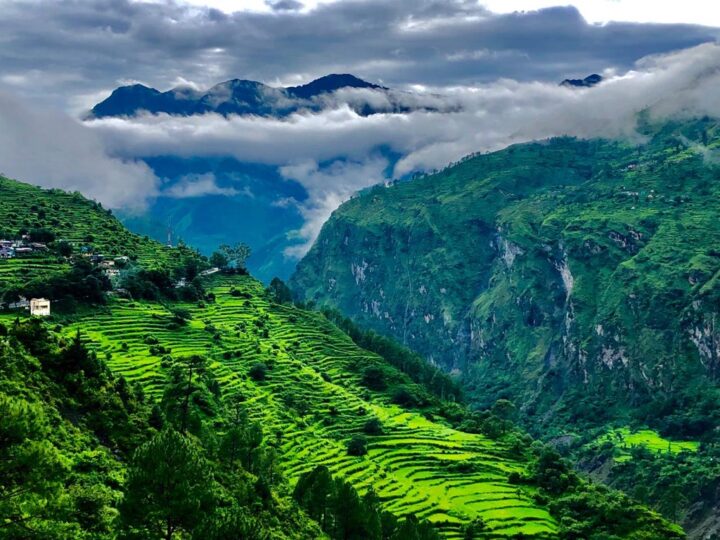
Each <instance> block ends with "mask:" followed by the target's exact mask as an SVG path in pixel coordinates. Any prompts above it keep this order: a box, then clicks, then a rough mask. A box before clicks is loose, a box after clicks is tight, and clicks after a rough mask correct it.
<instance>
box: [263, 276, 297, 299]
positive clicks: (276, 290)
mask: <svg viewBox="0 0 720 540" xmlns="http://www.w3.org/2000/svg"><path fill="white" fill-rule="evenodd" d="M268 292H269V293H270V296H272V299H273V300H275V301H276V302H277V303H278V304H289V303H291V302H292V291H291V290H290V287H288V286H287V285H286V284H285V282H284V281H283V280H281V279H280V278H277V277H274V278H273V279H272V281H271V282H270V286H269V287H268Z"/></svg>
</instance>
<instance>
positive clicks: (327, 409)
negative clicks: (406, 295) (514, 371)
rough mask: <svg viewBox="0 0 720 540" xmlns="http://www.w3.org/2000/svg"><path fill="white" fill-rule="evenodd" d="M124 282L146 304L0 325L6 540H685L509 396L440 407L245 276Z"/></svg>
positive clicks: (408, 372)
mask: <svg viewBox="0 0 720 540" xmlns="http://www.w3.org/2000/svg"><path fill="white" fill-rule="evenodd" d="M76 220H77V221H78V223H79V222H80V221H81V220H82V213H79V214H78V215H77V216H76ZM82 226H84V225H82V224H79V225H78V227H82ZM98 241H102V240H98ZM150 247H151V246H148V250H150ZM155 249H156V250H157V251H158V253H163V252H164V251H165V250H166V249H167V248H165V247H162V246H159V245H156V246H155ZM178 253H180V254H183V253H190V254H191V253H192V252H188V251H185V250H184V249H183V250H180V251H179V252H178ZM149 258H152V257H149ZM169 259H172V260H178V261H180V263H177V262H176V263H175V265H174V266H171V265H170V263H168V264H169V266H168V267H167V268H166V269H165V270H166V271H167V272H168V273H169V274H170V275H174V276H175V277H177V276H178V275H179V274H175V272H182V273H183V277H185V278H186V279H187V278H188V277H190V276H192V275H193V273H195V272H197V269H198V268H199V266H198V265H199V264H200V263H202V262H203V261H202V259H198V258H196V257H194V256H192V255H189V256H188V259H186V260H185V261H183V260H182V258H179V257H169ZM155 260H161V256H160V255H158V257H156V258H155ZM0 264H1V263H0ZM136 270H137V271H138V272H146V273H147V275H148V276H156V277H157V279H156V277H148V279H147V280H146V281H147V282H148V283H153V284H154V285H155V286H156V287H157V289H158V291H159V292H160V294H159V295H158V297H155V295H152V294H150V295H147V296H146V295H143V294H138V295H132V294H119V291H118V289H117V288H116V289H115V290H114V291H113V292H114V293H115V294H113V295H108V294H106V295H104V301H105V303H104V304H100V303H99V302H98V303H94V304H93V303H87V302H83V303H81V304H80V305H78V306H77V309H75V310H74V311H72V312H69V311H65V312H61V313H59V314H56V315H54V316H53V317H51V318H49V319H46V320H41V319H38V318H30V317H27V315H26V314H25V313H24V312H22V311H17V310H14V311H13V310H10V311H6V312H3V313H0V412H2V413H3V414H2V416H1V417H0V457H2V459H1V460H0V467H3V470H2V471H0V472H1V473H2V474H0V512H2V514H0V528H2V532H1V534H2V536H3V537H8V538H28V537H30V538H33V537H34V538H100V539H102V538H117V537H122V538H143V539H144V538H165V539H171V538H183V537H192V538H209V539H229V538H237V537H238V536H240V537H243V538H249V539H255V538H257V539H260V538H273V539H274V538H279V539H282V538H318V537H322V534H323V533H322V532H321V530H322V531H324V534H326V535H327V536H329V537H331V538H353V537H358V538H360V537H367V538H392V539H393V540H405V539H410V540H414V539H417V540H421V539H422V540H424V539H431V538H436V537H437V536H441V537H445V538H467V537H468V535H471V536H472V535H476V534H477V535H480V536H479V537H482V535H485V536H486V537H493V538H518V537H532V538H556V537H560V538H580V537H583V538H585V537H587V538H592V536H588V531H591V530H593V528H597V530H598V534H600V535H605V536H598V537H597V538H601V537H602V538H605V537H612V536H613V535H614V536H616V537H621V538H629V539H644V538H652V537H662V538H676V537H682V533H681V532H679V530H678V529H677V528H676V527H675V526H673V525H670V524H669V523H668V522H667V521H664V520H663V519H662V518H660V517H659V516H658V515H657V514H654V513H653V512H650V511H648V510H646V509H645V508H643V507H641V506H639V505H637V504H632V503H630V502H629V501H628V500H627V499H626V498H623V496H621V495H618V494H617V493H616V492H612V491H609V490H604V489H599V488H596V487H593V486H592V485H589V484H587V483H586V482H585V481H584V480H583V479H582V478H580V477H579V476H577V474H576V473H574V472H572V470H570V469H569V468H568V467H567V465H566V464H565V462H564V461H562V460H561V459H559V458H557V457H556V456H555V455H554V454H548V453H547V452H546V451H545V450H543V448H544V447H543V446H542V445H537V444H536V445H533V443H532V439H531V438H530V437H529V436H527V435H524V434H522V433H521V432H519V431H517V429H516V428H515V427H514V425H513V424H512V417H513V415H514V414H515V411H514V408H513V406H512V404H510V403H509V402H498V403H497V404H496V405H495V406H494V407H492V408H491V409H490V410H486V411H482V412H477V413H470V412H469V411H468V410H467V409H466V408H465V407H464V406H463V405H462V404H461V403H459V402H457V401H455V402H451V401H447V400H443V399H441V397H442V392H438V391H437V389H435V390H433V386H432V384H430V382H431V381H427V379H426V378H424V377H425V376H424V375H422V374H423V373H430V371H427V372H426V370H425V369H424V368H420V369H418V370H415V369H407V366H405V368H406V369H405V370H403V369H401V368H403V365H404V364H403V362H404V360H403V359H406V360H407V362H408V365H410V366H412V365H414V364H413V363H414V362H416V361H417V358H416V357H414V356H411V355H409V353H407V352H406V351H404V350H402V349H401V348H397V347H394V346H389V345H388V346H384V347H376V349H377V350H378V351H380V352H383V353H384V354H387V355H388V357H389V358H391V359H393V360H392V361H388V360H387V359H385V358H384V357H383V356H380V355H378V354H376V353H374V352H371V351H368V350H366V349H363V348H361V347H359V346H358V345H357V344H356V343H355V342H354V341H353V340H352V339H350V337H349V336H348V335H347V334H346V333H345V332H343V331H342V330H340V329H339V328H338V327H336V326H335V325H334V324H332V323H331V322H330V321H329V320H328V319H327V318H326V317H325V316H324V315H323V314H321V313H317V312H312V311H306V310H303V309H300V308H298V307H295V306H293V305H291V304H289V303H279V302H276V301H274V299H273V294H268V292H267V291H266V290H265V289H264V288H263V286H262V285H261V284H260V283H258V282H257V281H255V280H254V279H252V278H250V277H249V276H247V275H244V274H243V273H242V272H216V273H213V274H211V275H204V276H203V275H200V274H199V273H198V275H196V276H195V277H194V278H192V279H193V280H194V279H195V278H197V279H199V280H200V285H201V287H202V289H201V290H202V295H201V297H200V299H198V298H196V297H185V296H184V295H182V294H175V295H173V294H172V293H171V291H170V289H169V287H165V286H163V283H165V278H164V277H163V275H164V272H165V270H163V271H162V272H160V273H159V274H158V273H155V271H156V270H157V267H153V266H151V265H149V264H147V265H142V264H138V267H137V268H136ZM21 285H22V283H21ZM176 285H177V284H176ZM173 289H174V290H177V289H176V288H175V287H173ZM382 343H386V344H389V342H386V341H382ZM395 364H397V366H396V365H395ZM370 368H376V369H374V374H373V370H372V369H370ZM368 373H370V375H371V377H370V378H369V379H367V378H366V376H367V375H368ZM372 379H374V380H376V381H377V380H378V379H379V380H381V381H383V382H384V384H371V385H368V384H367V383H368V381H369V380H372ZM370 386H374V388H370ZM441 387H442V386H440V387H436V388H441ZM449 387H450V386H448V388H449ZM431 390H432V391H431ZM450 395H451V394H450V393H449V392H447V391H446V392H445V396H450ZM453 395H455V394H453ZM373 420H375V421H373ZM30 464H32V467H30V466H29V465H30ZM318 467H321V468H320V469H318ZM323 467H324V468H323ZM318 471H320V472H318ZM322 471H327V473H326V472H322ZM558 479H559V480H558ZM323 486H325V487H323ZM327 486H329V487H327ZM340 501H342V502H343V503H344V504H343V505H342V506H340V504H339V502H340ZM317 516H319V517H317ZM598 516H600V517H598ZM313 517H315V518H316V519H318V520H319V521H315V519H313ZM599 519H601V520H602V521H601V522H599V521H598V520H599ZM598 523H602V525H601V526H600V525H598ZM573 535H574V536H573ZM578 535H585V536H578ZM653 535H654V536H653Z"/></svg>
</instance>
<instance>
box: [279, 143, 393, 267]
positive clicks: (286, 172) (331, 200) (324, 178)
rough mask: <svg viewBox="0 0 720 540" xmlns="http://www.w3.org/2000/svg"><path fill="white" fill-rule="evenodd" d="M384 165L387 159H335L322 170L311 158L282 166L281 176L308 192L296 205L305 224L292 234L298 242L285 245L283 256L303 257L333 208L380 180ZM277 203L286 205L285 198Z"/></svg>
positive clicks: (386, 163) (382, 176)
mask: <svg viewBox="0 0 720 540" xmlns="http://www.w3.org/2000/svg"><path fill="white" fill-rule="evenodd" d="M387 166H388V161H387V160H386V159H384V158H381V157H369V158H368V159H366V160H364V161H362V162H346V161H336V162H334V163H333V164H331V165H330V166H329V167H325V168H322V169H321V168H320V167H319V165H318V163H316V162H313V161H304V162H302V163H295V164H292V165H287V166H284V167H282V168H281V169H280V172H281V173H282V175H283V176H284V177H285V178H287V179H290V180H296V181H298V182H300V183H301V184H302V185H303V186H304V187H305V189H307V191H308V195H309V196H308V199H307V201H306V202H304V203H302V204H298V208H299V209H300V213H301V214H302V216H303V218H304V220H305V223H304V225H303V226H302V227H301V228H300V230H298V231H293V232H292V233H291V236H293V237H294V238H296V239H299V240H301V243H300V244H297V245H294V246H292V247H290V248H287V249H286V250H285V255H287V256H289V257H295V258H300V257H302V256H303V255H304V254H305V253H306V252H307V250H308V249H310V246H311V245H312V243H313V242H314V241H315V238H317V236H318V234H320V229H321V228H322V226H323V224H324V223H325V222H326V221H327V219H328V218H329V217H330V214H331V213H332V212H333V210H335V209H336V208H337V207H338V206H340V205H341V204H342V203H343V202H345V201H346V200H347V199H349V198H350V196H351V195H352V194H353V193H355V192H356V191H358V190H359V189H362V188H364V187H368V186H372V185H374V184H377V183H379V182H382V181H383V179H384V177H385V173H384V170H385V169H386V168H387ZM280 204H286V203H285V200H283V201H282V202H281V203H280Z"/></svg>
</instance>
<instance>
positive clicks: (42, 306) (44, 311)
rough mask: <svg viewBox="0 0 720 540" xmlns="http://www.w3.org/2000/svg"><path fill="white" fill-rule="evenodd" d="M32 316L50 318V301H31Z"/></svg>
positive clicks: (37, 299)
mask: <svg viewBox="0 0 720 540" xmlns="http://www.w3.org/2000/svg"><path fill="white" fill-rule="evenodd" d="M30 315H33V316H36V317H48V316H49V315H50V300H47V299H45V298H33V299H32V300H30Z"/></svg>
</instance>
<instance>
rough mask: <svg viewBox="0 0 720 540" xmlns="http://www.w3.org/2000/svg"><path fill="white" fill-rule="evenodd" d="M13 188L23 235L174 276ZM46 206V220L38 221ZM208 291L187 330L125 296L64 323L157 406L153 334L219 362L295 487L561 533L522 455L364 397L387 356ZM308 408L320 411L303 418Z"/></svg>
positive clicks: (93, 219) (7, 206) (444, 526)
mask: <svg viewBox="0 0 720 540" xmlns="http://www.w3.org/2000/svg"><path fill="white" fill-rule="evenodd" d="M1 185H2V189H3V192H2V197H3V198H2V202H3V205H2V212H5V216H7V218H8V219H9V220H12V221H11V222H8V223H9V225H10V228H11V230H16V229H18V228H21V227H25V228H31V227H35V226H45V227H48V228H50V229H52V230H54V232H55V233H56V234H57V235H58V236H59V237H60V238H66V239H68V240H70V241H74V242H77V243H84V239H85V237H86V236H87V235H88V234H92V235H93V236H94V240H93V243H94V245H95V247H96V249H97V250H98V251H102V252H104V253H105V254H107V255H136V256H137V258H138V261H139V263H140V264H141V265H142V266H145V267H151V266H155V265H168V266H172V265H173V262H174V261H175V260H177V259H178V258H177V257H176V256H175V255H176V253H177V252H176V251H173V250H170V249H168V248H166V247H164V246H161V245H160V244H157V243H155V242H152V241H148V240H144V239H142V238H138V237H137V236H135V235H132V234H131V233H129V232H127V231H125V230H124V229H123V228H122V227H121V226H120V225H119V224H118V223H117V221H116V220H115V219H114V218H112V217H111V216H110V215H109V214H108V213H107V212H105V211H103V210H102V209H100V208H99V207H98V206H97V205H95V204H93V203H90V202H88V201H85V200H83V199H82V198H81V197H80V196H77V195H68V194H64V193H62V192H57V191H41V190H38V189H36V188H32V187H29V186H25V185H22V184H15V183H13V182H11V181H7V180H3V181H2V184H1ZM33 206H37V210H33V209H32V207H33ZM40 209H44V210H45V212H46V215H45V216H44V217H42V216H38V215H37V212H38V210H40ZM38 263H39V264H38ZM33 264H38V268H39V270H40V271H42V270H43V268H44V267H45V265H46V264H49V261H45V262H43V261H38V260H33V259H19V260H13V261H0V268H3V265H6V266H9V265H15V266H17V268H18V272H17V273H16V276H17V278H16V279H17V280H18V282H19V283H22V282H26V281H27V279H28V275H27V273H26V271H25V270H24V269H26V268H29V267H30V265H33ZM207 286H208V289H209V291H211V292H214V293H215V295H216V297H217V301H216V303H209V304H207V305H206V306H205V307H199V306H198V305H196V304H188V305H186V306H185V307H187V309H188V310H189V311H190V312H191V313H192V315H193V318H192V320H191V321H190V322H189V323H188V325H187V326H182V327H179V328H178V327H176V326H173V325H169V323H170V322H171V314H170V313H169V311H168V310H167V309H166V308H165V307H163V306H162V305H160V304H156V303H149V302H131V301H127V300H120V299H113V300H110V302H109V304H108V305H106V306H102V307H93V308H87V309H86V310H85V311H80V312H78V313H76V314H74V315H72V316H66V317H65V318H60V319H58V320H60V321H61V322H64V323H66V326H65V327H64V328H63V329H62V332H63V333H64V334H65V335H68V336H69V335H73V334H74V333H75V332H76V331H77V330H80V331H81V332H82V333H83V334H84V335H86V336H87V337H88V338H90V339H91V346H92V347H95V348H96V349H97V350H98V351H99V352H100V353H101V354H103V355H104V356H105V357H106V358H107V361H108V364H109V366H110V367H111V369H112V370H113V372H114V373H115V374H116V375H123V376H125V377H126V378H127V379H129V380H132V381H139V382H141V383H142V384H143V385H144V387H145V388H146V390H147V392H148V394H149V395H150V396H151V397H158V395H159V393H160V391H161V386H162V384H163V383H164V381H165V375H166V373H165V368H163V366H162V360H161V358H160V357H158V356H153V355H152V354H151V353H150V350H149V345H147V344H146V336H148V335H152V336H154V337H155V338H156V339H157V340H158V341H159V344H160V345H162V346H164V347H167V348H170V349H171V354H172V355H174V356H175V357H178V356H183V355H189V354H203V355H206V356H208V357H209V358H210V359H211V361H212V365H211V369H212V371H213V373H214V375H215V376H216V377H217V378H218V379H219V381H220V382H221V385H222V390H223V393H224V394H225V395H232V394H235V393H242V395H243V396H244V397H245V399H246V403H247V404H248V406H249V407H250V408H251V409H252V414H253V416H254V417H255V418H257V419H258V420H261V421H262V423H263V427H264V429H265V432H266V434H268V436H270V437H272V436H273V434H275V436H277V437H278V441H279V442H280V444H281V450H282V459H281V461H282V465H283V467H284V469H285V472H286V473H287V475H288V476H289V477H290V478H291V479H296V478H297V477H298V476H299V475H300V474H301V473H303V472H305V471H307V470H310V469H311V468H312V467H313V466H315V465H317V464H321V463H322V464H325V465H327V466H328V467H329V468H330V469H331V470H332V472H334V473H337V474H340V475H342V476H344V477H346V478H348V479H349V480H351V481H352V483H353V484H354V485H355V486H356V487H358V488H359V489H360V490H365V489H369V488H371V487H372V488H373V489H375V490H376V491H377V492H378V493H379V495H380V496H381V498H382V499H383V501H384V504H385V505H386V508H387V509H388V510H391V511H393V512H395V513H397V514H399V515H405V514H409V513H415V514H417V515H418V516H419V517H423V518H427V519H430V520H431V521H434V522H436V523H437V524H438V525H439V527H440V528H441V530H442V531H443V532H444V533H445V535H446V536H447V537H450V538H452V537H458V536H460V530H461V528H460V525H461V524H463V523H465V522H467V521H469V520H471V519H472V518H474V517H476V516H482V517H483V519H484V520H485V521H486V522H487V523H488V524H489V526H490V527H491V531H492V532H491V533H490V537H496V538H506V537H512V536H515V535H518V534H524V535H526V536H530V537H535V538H551V537H554V536H555V532H556V531H557V524H556V522H555V521H554V519H553V518H552V517H551V516H550V514H549V513H548V510H547V509H546V508H545V507H543V506H541V505H539V504H538V503H536V502H535V501H534V499H533V490H532V489H531V488H528V487H522V486H516V485H511V484H510V483H509V482H508V475H509V474H510V473H512V472H518V473H523V472H526V469H527V463H525V462H523V461H518V460H517V459H515V458H513V457H511V453H510V451H509V450H508V449H507V448H506V447H505V446H504V445H503V443H501V442H497V441H491V440H489V439H487V438H485V437H483V436H480V435H471V434H467V433H462V432H459V431H456V430H454V429H451V428H450V427H448V426H446V425H445V424H444V423H443V422H442V421H441V420H440V419H427V418H426V417H425V416H424V415H422V414H421V413H420V411H408V410H404V409H401V408H399V407H397V406H394V405H391V404H390V403H389V397H388V395H387V394H385V393H375V392H370V391H368V390H366V389H364V388H363V387H362V386H360V385H359V376H358V375H357V373H358V371H359V370H358V369H357V368H358V367H362V366H364V365H366V364H367V363H369V362H378V361H381V360H380V359H379V358H378V357H376V356H375V355H373V354H371V353H369V352H367V351H364V350H362V349H360V348H358V347H357V346H356V345H355V344H354V343H353V342H352V341H351V340H350V339H349V338H348V337H347V336H346V335H345V334H343V333H342V332H340V331H339V330H338V329H337V328H336V327H335V326H333V325H332V324H330V323H329V322H328V321H327V320H326V319H325V318H324V317H323V316H322V315H320V314H318V313H314V312H307V311H303V310H299V309H297V308H294V307H290V306H282V305H277V304H274V303H271V302H269V301H268V300H267V298H266V296H265V295H264V294H263V289H262V286H261V284H260V283H258V282H257V281H255V280H253V279H252V278H249V277H239V276H234V277H228V276H215V277H213V278H209V280H208V283H207ZM231 289H235V290H236V291H239V292H240V295H237V294H235V295H233V294H230V291H231ZM21 315H22V314H21ZM17 316H18V313H12V312H10V313H0V321H2V322H4V323H6V324H11V323H12V321H13V320H14V319H15V317H17ZM68 323H69V324H68ZM258 360H262V361H264V362H265V363H267V364H268V365H269V366H271V368H272V369H271V370H270V371H269V377H268V379H267V380H266V381H264V382H256V381H253V380H252V379H251V378H249V377H248V375H247V374H248V371H249V368H250V367H251V366H252V365H253V364H255V363H256V362H257V361H258ZM397 378H398V379H403V378H404V376H403V375H401V374H399V373H398V374H397ZM298 402H302V403H304V404H306V405H308V406H309V407H308V409H309V412H308V413H307V414H305V415H304V416H303V417H301V416H300V415H299V414H298V411H297V405H296V404H297V403H298ZM293 404H294V405H293ZM363 410H364V413H363ZM372 416H376V417H378V418H379V419H380V420H381V421H382V422H383V424H384V428H385V434H384V435H382V436H376V437H370V445H369V453H368V455H367V456H365V457H360V458H357V457H350V456H348V455H347V453H346V443H347V441H348V439H349V438H350V436H351V435H352V434H354V433H358V432H360V431H361V428H362V425H363V424H364V423H365V422H366V420H367V419H368V418H370V417H372ZM458 464H460V465H462V466H461V467H456V466H457V465H458ZM461 470H462V471H465V472H460V471H461ZM468 470H469V471H470V472H467V471H468ZM648 515H649V514H648ZM653 519H654V518H653Z"/></svg>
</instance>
